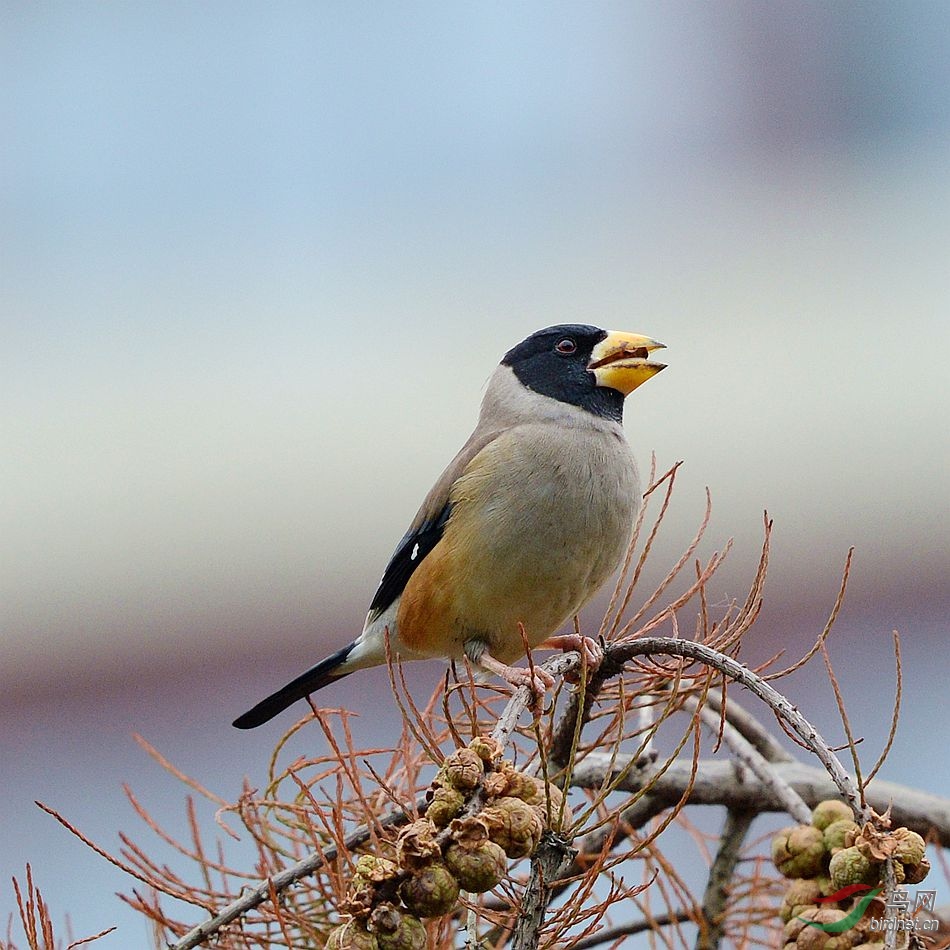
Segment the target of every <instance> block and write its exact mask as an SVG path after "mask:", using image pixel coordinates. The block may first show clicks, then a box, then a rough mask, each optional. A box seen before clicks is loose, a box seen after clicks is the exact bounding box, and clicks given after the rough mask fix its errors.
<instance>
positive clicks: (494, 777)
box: [482, 772, 512, 799]
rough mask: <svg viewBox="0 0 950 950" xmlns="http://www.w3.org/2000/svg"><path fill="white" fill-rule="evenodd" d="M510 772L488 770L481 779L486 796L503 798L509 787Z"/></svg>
mask: <svg viewBox="0 0 950 950" xmlns="http://www.w3.org/2000/svg"><path fill="white" fill-rule="evenodd" d="M511 774H512V773H511V772H489V773H488V774H487V775H486V776H485V778H484V779H483V780H482V791H484V793H485V797H486V798H489V799H491V798H504V797H505V795H507V794H508V793H509V789H510V788H511Z"/></svg>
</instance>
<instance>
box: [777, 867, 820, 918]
mask: <svg viewBox="0 0 950 950" xmlns="http://www.w3.org/2000/svg"><path fill="white" fill-rule="evenodd" d="M820 897H821V888H820V887H819V886H818V882H817V881H816V880H814V879H812V878H796V879H794V880H792V882H791V883H790V884H789V885H788V889H787V890H786V891H785V896H784V897H783V898H782V906H781V907H780V908H779V916H780V917H781V918H782V920H784V921H785V922H786V923H788V921H790V920H791V919H792V918H793V917H798V916H799V915H800V914H802V913H804V911H805V909H806V908H807V907H813V906H817V904H818V898H820Z"/></svg>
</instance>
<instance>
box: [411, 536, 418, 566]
mask: <svg viewBox="0 0 950 950" xmlns="http://www.w3.org/2000/svg"><path fill="white" fill-rule="evenodd" d="M418 556H419V542H418V541H416V543H415V544H414V545H413V546H412V554H410V555H409V560H410V561H414V560H415V559H416V558H417V557H418Z"/></svg>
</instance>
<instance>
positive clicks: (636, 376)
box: [587, 330, 666, 396]
mask: <svg viewBox="0 0 950 950" xmlns="http://www.w3.org/2000/svg"><path fill="white" fill-rule="evenodd" d="M662 349H665V346H664V344H662V343H657V341H656V340H651V339H650V338H649V337H648V336H640V335H639V334H637V333H624V332H623V331H620V330H608V331H607V339H606V340H601V342H600V343H598V344H597V345H596V346H595V347H594V349H593V350H592V351H591V355H590V362H589V363H588V364H587V369H588V371H589V372H591V373H593V374H594V377H595V378H596V380H597V385H598V386H605V387H607V388H608V389H616V390H619V391H620V392H622V393H623V394H624V395H625V396H629V395H630V393H632V392H633V391H634V390H635V389H636V388H637V387H638V386H642V385H643V384H644V383H645V382H646V381H647V380H648V379H650V378H651V377H653V376H656V374H657V373H659V372H660V370H661V369H666V363H654V362H652V361H651V360H650V353H651V352H652V351H653V350H662Z"/></svg>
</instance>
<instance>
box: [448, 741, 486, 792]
mask: <svg viewBox="0 0 950 950" xmlns="http://www.w3.org/2000/svg"><path fill="white" fill-rule="evenodd" d="M484 773H485V763H484V762H483V761H482V759H481V757H480V756H479V755H478V753H477V752H474V751H473V750H472V749H456V750H455V752H453V753H452V754H451V755H447V756H446V757H445V761H444V762H443V763H442V768H441V769H440V770H439V775H440V776H442V777H444V779H445V781H446V782H448V783H449V785H451V786H452V787H453V788H457V789H458V790H459V791H460V792H470V791H472V790H473V789H475V788H477V787H478V783H479V782H480V781H481V780H482V775H484Z"/></svg>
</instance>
